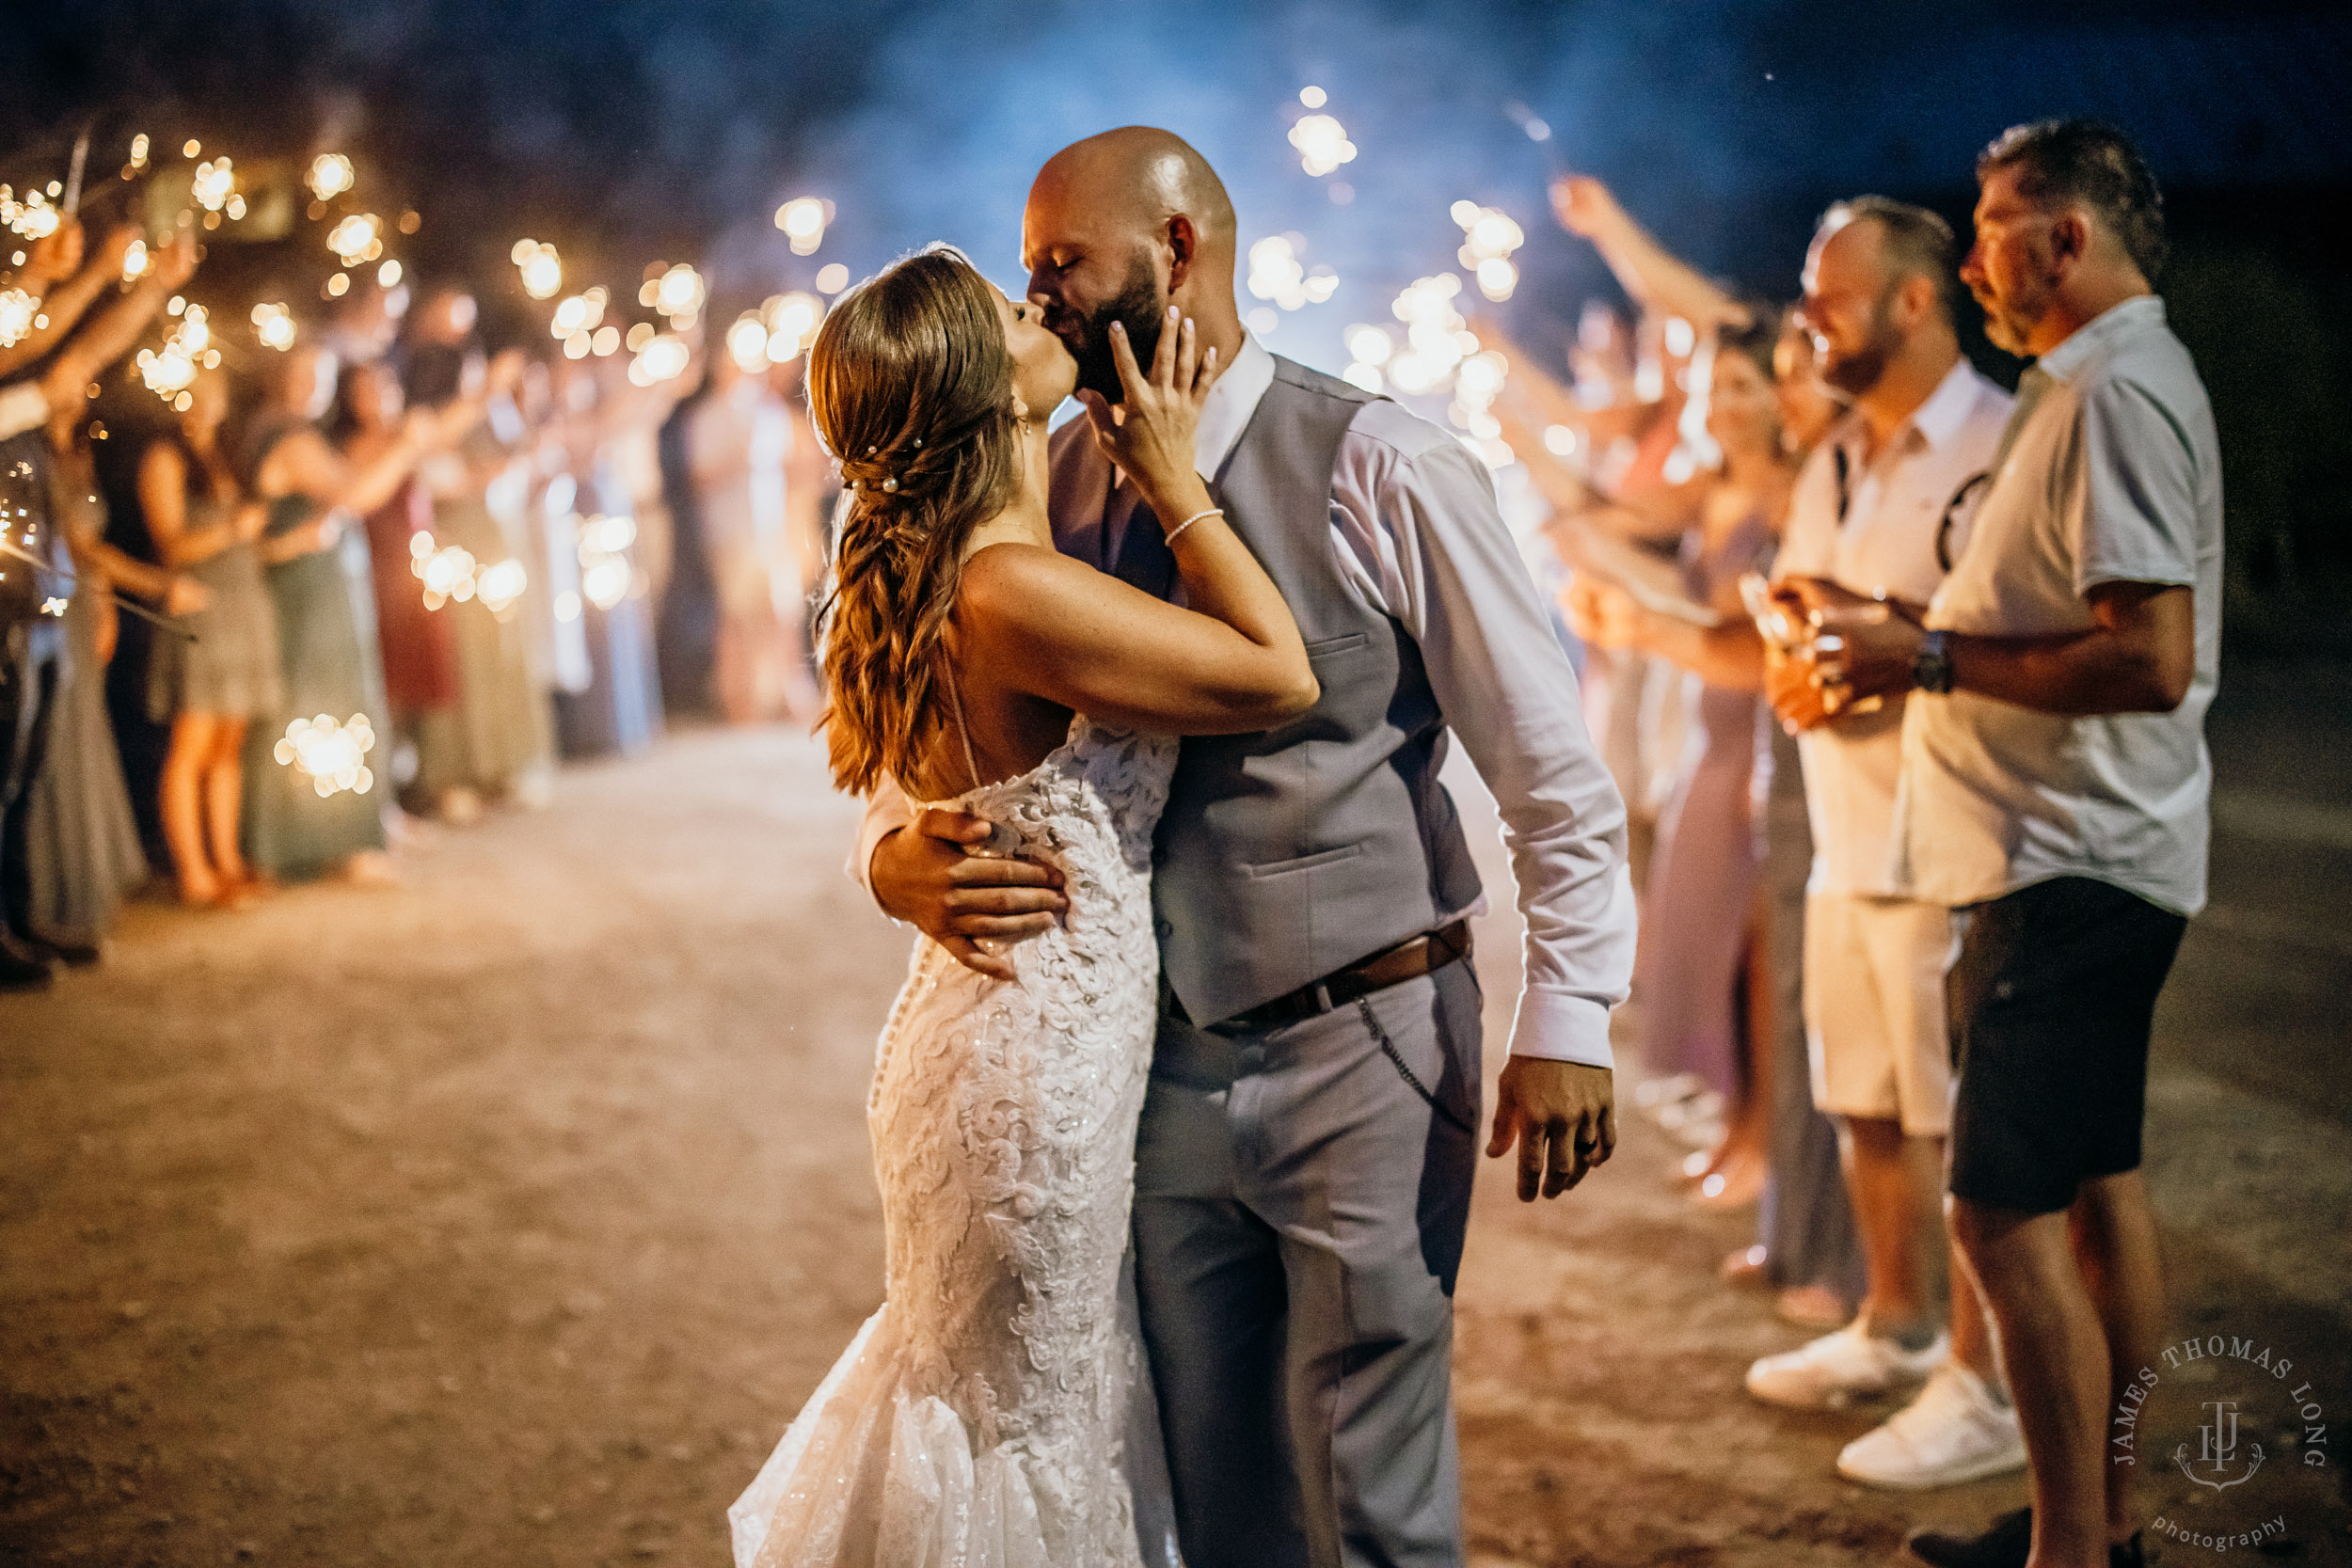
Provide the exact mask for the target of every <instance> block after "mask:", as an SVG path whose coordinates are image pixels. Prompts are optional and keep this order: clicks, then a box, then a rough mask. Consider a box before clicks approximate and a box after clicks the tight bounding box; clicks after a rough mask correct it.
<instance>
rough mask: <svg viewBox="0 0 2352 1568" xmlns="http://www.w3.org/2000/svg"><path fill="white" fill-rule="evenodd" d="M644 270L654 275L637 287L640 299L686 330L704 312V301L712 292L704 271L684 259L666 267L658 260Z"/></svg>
mask: <svg viewBox="0 0 2352 1568" xmlns="http://www.w3.org/2000/svg"><path fill="white" fill-rule="evenodd" d="M657 269H659V270H658V271H657ZM645 270H646V272H647V273H648V274H651V275H653V276H649V277H647V278H646V279H645V284H644V287H643V288H641V289H639V290H638V291H637V303H638V304H640V305H648V306H651V307H652V308H653V309H656V310H659V311H660V312H661V313H662V314H663V315H664V316H667V317H668V318H669V319H670V325H671V326H672V327H673V328H674V329H675V330H676V331H679V332H684V331H687V330H689V329H690V328H691V327H692V326H693V325H694V319H695V318H696V317H697V316H699V315H701V314H702V309H703V302H704V301H705V300H706V299H707V298H708V297H709V293H710V291H709V288H708V287H707V285H706V284H705V283H704V282H703V275H702V274H701V273H698V272H696V271H695V270H694V269H693V268H692V267H691V266H690V265H689V264H687V263H686V262H684V261H680V262H678V263H677V264H676V265H675V266H673V267H666V268H665V267H662V266H661V263H660V262H659V261H656V262H655V263H654V264H653V266H651V267H648V268H646V269H645Z"/></svg>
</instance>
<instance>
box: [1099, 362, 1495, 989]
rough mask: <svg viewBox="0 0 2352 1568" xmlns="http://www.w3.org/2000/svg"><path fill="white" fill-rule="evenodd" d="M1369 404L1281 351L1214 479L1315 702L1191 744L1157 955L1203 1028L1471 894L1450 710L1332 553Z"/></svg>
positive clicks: (1155, 889) (1166, 847)
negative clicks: (1342, 454)
mask: <svg viewBox="0 0 2352 1568" xmlns="http://www.w3.org/2000/svg"><path fill="white" fill-rule="evenodd" d="M1369 401H1370V398H1369V396H1368V395H1367V394H1366V393H1364V392H1362V391H1360V390H1359V389H1358V388H1354V387H1351V386H1349V385H1348V384H1347V383H1345V382H1343V381H1337V380H1334V379H1333V378H1332V377H1330V376H1327V375H1324V374H1321V373H1319V372H1315V371H1311V370H1309V369H1307V368H1306V367H1305V366H1303V365H1295V364H1293V363H1292V362H1291V361H1289V360H1287V359H1283V358H1279V357H1278V358H1276V359H1275V361H1274V382H1273V385H1272V386H1270V387H1268V388H1266V392H1265V396H1264V397H1263V399H1262V400H1260V402H1259V404H1258V407H1257V412H1256V413H1255V414H1253V415H1252V416H1251V418H1250V420H1249V424H1248V428H1247V429H1246V430H1245V431H1243V433H1242V436H1241V439H1240V440H1239V441H1237V442H1236V443H1234V447H1233V451H1232V454H1231V455H1230V456H1229V457H1228V458H1227V459H1226V463H1225V467H1224V470H1223V472H1222V473H1221V474H1219V475H1218V477H1217V481H1216V485H1215V486H1214V488H1215V490H1216V500H1217V503H1218V504H1219V505H1221V506H1222V507H1224V508H1225V516H1226V520H1227V521H1228V522H1229V523H1231V524H1232V527H1233V529H1234V530H1235V531H1237V532H1238V533H1240V535H1241V536H1242V538H1243V540H1244V541H1245V542H1247V543H1248V546H1249V547H1250V548H1251V549H1252V550H1253V551H1255V552H1256V554H1257V557H1258V559H1259V561H1261V562H1263V563H1264V565H1265V569H1266V572H1267V574H1268V575H1269V576H1271V577H1272V578H1274V583H1275V586H1276V587H1278V588H1279V589H1280V590H1281V591H1282V597H1283V598H1284V599H1286V600H1288V601H1289V603H1290V608H1291V613H1292V615H1294V616H1295V617H1296V619H1297V621H1298V630H1299V634H1300V635H1301V636H1302V637H1304V638H1305V639H1306V642H1307V655H1308V657H1309V658H1310V659H1311V660H1312V662H1313V665H1314V672H1315V677H1316V679H1318V680H1319V681H1321V682H1322V685H1323V696H1322V699H1321V701H1319V702H1317V703H1316V704H1315V705H1314V707H1313V708H1312V709H1311V710H1310V711H1309V712H1308V713H1307V714H1305V715H1304V716H1303V717H1301V718H1298V719H1295V720H1293V721H1290V722H1289V723H1287V724H1284V725H1283V726H1282V727H1281V728H1279V729H1275V730H1266V731H1263V732H1261V733H1258V734H1255V735H1236V736H1195V737H1193V738H1192V739H1189V740H1186V741H1185V742H1184V754H1183V757H1182V759H1181V760H1180V762H1179V763H1178V765H1177V768H1176V777H1175V782H1174V784H1173V785H1172V787H1171V789H1170V792H1169V795H1168V810H1167V812H1166V813H1165V815H1163V816H1161V818H1160V826H1159V833H1158V837H1157V839H1156V841H1155V842H1154V845H1153V860H1154V863H1155V864H1156V866H1157V869H1156V871H1155V872H1154V874H1153V878H1152V902H1153V904H1154V906H1155V908H1156V912H1157V914H1158V917H1159V934H1160V956H1161V961H1162V968H1163V971H1164V973H1165V974H1167V976H1168V984H1169V986H1170V987H1171V988H1173V990H1175V993H1176V997H1177V999H1178V1000H1179V1001H1180V1002H1182V1003H1183V1004H1184V1011H1185V1013H1186V1014H1187V1015H1188V1016H1189V1017H1190V1018H1191V1019H1192V1020H1193V1022H1195V1023H1200V1024H1207V1023H1214V1022H1217V1021H1219V1020H1221V1019H1227V1018H1231V1017H1232V1016H1233V1015H1234V1014H1235V1013H1241V1012H1247V1011H1248V1010H1249V1009H1250V1008H1252V1007H1255V1006H1258V1005H1259V1004H1260V1003H1263V1002H1268V1001H1271V1000H1273V999H1274V998H1275V997H1278V996H1280V995H1283V994H1284V993H1286V992H1289V991H1293V990H1297V989H1298V988H1299V987H1301V986H1304V985H1308V984H1310V983H1311V982H1313V981H1315V980H1318V979H1321V978H1322V977H1323V976H1324V975H1326V974H1330V973H1331V972H1332V971H1334V970H1337V969H1343V968H1344V967H1346V966H1347V965H1349V964H1351V963H1354V962H1355V961H1356V960H1357V959H1359V958H1364V957H1366V956H1368V955H1370V954H1373V953H1376V952H1378V951H1380V950H1381V949H1382V948H1384V947H1389V946H1392V945H1394V944H1395V943H1397V942H1403V941H1404V940H1405V939H1406V938H1407V937H1411V936H1414V935H1416V934H1418V933H1420V932H1422V931H1426V930H1430V929H1432V928H1433V927H1436V926H1437V925H1438V923H1439V921H1440V918H1441V916H1443V915H1450V914H1452V913H1454V912H1457V911H1461V910H1463V909H1465V908H1467V907H1468V906H1469V905H1470V902H1471V900H1472V899H1474V898H1476V897H1477V895H1478V873H1477V871H1476V869H1475V868H1474V867H1473V866H1472V864H1471V863H1470V848H1469V846H1468V845H1466V844H1465V843H1464V842H1463V839H1462V826H1461V821H1460V819H1459V818H1458V817H1457V816H1455V814H1454V802H1453V801H1452V800H1449V799H1448V798H1447V796H1446V793H1445V790H1444V789H1443V788H1442V787H1441V786H1440V785H1439V784H1438V763H1439V762H1440V760H1441V759H1442V757H1443V751H1444V748H1443V740H1444V735H1445V718H1444V716H1443V715H1442V714H1441V713H1439V712H1438V703H1437V699H1436V698H1435V697H1434V696H1433V695H1431V693H1430V690H1429V678H1428V675H1427V673H1425V672H1424V671H1423V670H1422V661H1421V651H1420V649H1419V648H1418V647H1416V646H1415V645H1414V643H1413V641H1412V639H1410V638H1409V637H1407V636H1406V634H1405V630H1404V628H1403V627H1402V626H1398V625H1397V623H1396V622H1395V621H1393V620H1391V619H1390V618H1389V617H1388V616H1387V615H1385V614H1383V613H1381V612H1380V611H1378V610H1373V609H1371V608H1369V607H1368V606H1366V605H1365V604H1364V602H1363V600H1362V599H1361V598H1360V597H1359V596H1358V595H1357V594H1355V593H1353V592H1351V591H1350V590H1349V588H1348V587H1347V585H1346V583H1345V582H1344V581H1343V580H1342V578H1341V577H1340V572H1339V563H1338V562H1337V561H1336V560H1335V559H1334V557H1333V554H1332V541H1331V470H1332V466H1333V464H1334V463H1335V462H1336V461H1337V459H1338V457H1339V450H1340V442H1341V439H1342V438H1343V436H1346V434H1347V429H1348V426H1349V424H1351V423H1352V422H1353V421H1354V420H1355V418H1356V415H1357V414H1358V412H1359V410H1360V409H1361V408H1362V407H1363V405H1364V404H1366V403H1367V402H1369ZM1367 520H1369V519H1367ZM1130 532H1131V534H1132V533H1134V532H1136V531H1135V530H1132V529H1131V530H1130ZM1142 532H1144V533H1145V534H1147V535H1149V534H1151V533H1152V532H1153V531H1152V530H1149V529H1146V530H1143V531H1142ZM1153 542H1154V543H1156V540H1154V541H1153Z"/></svg>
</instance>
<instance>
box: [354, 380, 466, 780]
mask: <svg viewBox="0 0 2352 1568" xmlns="http://www.w3.org/2000/svg"><path fill="white" fill-rule="evenodd" d="M405 408H406V401H405V394H404V393H403V391H402V389H401V385H400V376H399V374H398V372H395V371H394V370H393V369H392V367H391V366H390V365H389V364H386V363H383V362H382V361H378V362H376V363H373V364H367V365H354V366H352V367H351V368H350V369H349V370H348V371H346V372H344V374H343V377H342V418H341V420H339V421H338V423H339V426H340V427H341V429H342V435H343V440H342V450H343V457H344V459H345V461H347V462H349V463H352V464H355V465H358V466H361V467H365V466H366V465H368V464H369V463H372V462H373V461H374V460H375V459H376V458H377V457H379V456H380V455H382V454H383V453H384V452H385V451H389V450H390V449H391V448H392V447H394V446H395V445H397V444H398V443H399V442H400V441H401V440H403V439H404V438H405V430H406V425H405V420H403V418H402V416H403V413H404V412H405ZM366 529H367V537H368V565H369V573H370V577H371V580H372V585H373V589H374V601H375V628H376V638H377V641H378V642H379V644H380V645H381V647H382V649H383V656H384V698H385V702H386V703H387V705H389V707H390V710H391V716H392V733H391V735H390V736H388V737H387V738H388V739H389V740H390V742H391V744H392V748H393V755H395V756H397V755H399V754H401V753H402V752H405V753H406V754H407V755H409V756H410V757H412V758H413V759H414V766H415V768H416V773H415V776H414V777H413V778H411V779H408V780H405V781H403V782H404V783H405V785H406V788H407V792H408V798H409V799H410V800H412V801H414V802H418V803H419V809H421V810H430V811H431V812H433V813H434V814H435V815H436V816H440V817H442V818H443V819H444V820H457V819H463V818H465V817H466V816H469V815H470V814H471V810H472V805H471V804H470V803H469V802H467V801H465V800H461V799H459V797H460V796H461V795H462V792H463V791H464V787H465V786H464V785H463V784H462V783H461V782H460V781H458V780H456V779H453V778H451V777H448V776H447V775H446V771H445V768H446V763H447V760H448V759H449V758H450V757H451V756H452V755H453V753H454V751H455V747H454V745H453V742H452V741H451V739H450V738H449V736H450V735H451V732H452V729H453V726H454V725H455V724H456V722H457V641H456V636H455V633H454V630H453V627H452V625H451V617H450V616H449V615H448V614H447V613H446V610H445V609H444V610H428V609H426V608H425V602H424V585H423V583H422V582H421V581H420V580H419V578H418V575H417V572H416V570H415V565H416V560H417V556H416V549H417V547H418V541H419V540H420V539H421V540H423V541H424V542H425V545H426V546H431V545H432V544H434V543H435V541H434V540H433V499H432V498H431V497H430V496H429V495H427V494H426V493H425V488H424V484H423V483H422V482H421V480H419V479H418V478H417V476H416V475H415V474H413V473H412V474H409V475H407V476H406V477H405V478H404V479H403V480H402V481H401V483H400V485H399V488H397V489H395V490H394V491H393V492H392V494H391V496H390V497H389V499H387V500H385V501H384V502H383V504H381V505H380V506H376V507H373V508H371V509H370V510H369V512H368V514H367V517H366ZM395 777H397V775H395Z"/></svg>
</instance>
